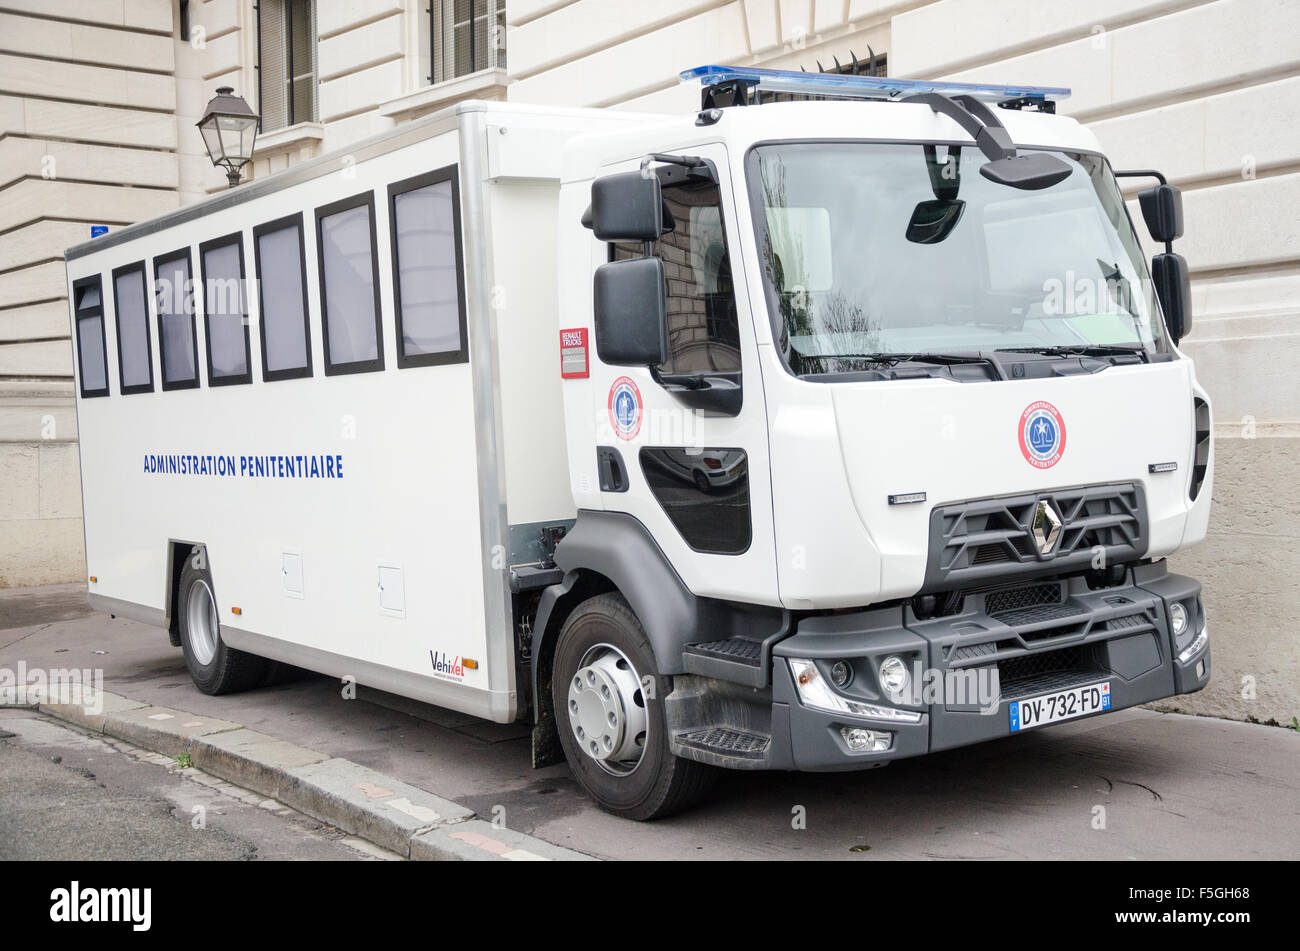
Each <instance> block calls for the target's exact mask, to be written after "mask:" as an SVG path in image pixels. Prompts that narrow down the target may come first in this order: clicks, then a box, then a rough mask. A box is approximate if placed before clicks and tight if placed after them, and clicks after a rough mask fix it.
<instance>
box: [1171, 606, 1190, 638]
mask: <svg viewBox="0 0 1300 951" xmlns="http://www.w3.org/2000/svg"><path fill="white" fill-rule="evenodd" d="M1169 623H1170V624H1171V625H1173V629H1174V637H1182V636H1183V634H1184V633H1185V632H1186V631H1187V608H1185V607H1183V605H1182V602H1180V601H1175V602H1174V603H1173V605H1172V606H1171V607H1170V608H1169Z"/></svg>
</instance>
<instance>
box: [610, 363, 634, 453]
mask: <svg viewBox="0 0 1300 951" xmlns="http://www.w3.org/2000/svg"><path fill="white" fill-rule="evenodd" d="M641 405H642V404H641V391H640V390H639V389H637V386H636V383H635V382H634V381H633V380H632V378H631V377H628V376H620V377H619V378H618V379H617V380H615V381H614V383H613V385H612V386H611V387H610V388H609V424H610V425H611V426H613V427H614V435H616V436H618V438H619V439H629V440H630V439H635V438H636V434H637V433H639V432H640V431H641Z"/></svg>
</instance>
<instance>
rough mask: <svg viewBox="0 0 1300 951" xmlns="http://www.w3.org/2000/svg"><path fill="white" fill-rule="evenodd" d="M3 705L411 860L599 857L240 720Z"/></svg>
mask: <svg viewBox="0 0 1300 951" xmlns="http://www.w3.org/2000/svg"><path fill="white" fill-rule="evenodd" d="M0 707H22V708H27V709H36V710H39V711H40V712H41V713H45V714H48V715H49V716H52V717H56V718H57V719H60V720H63V721H65V722H67V723H71V724H73V725H75V726H79V727H82V728H83V729H86V730H89V731H90V732H92V733H102V734H104V735H106V736H111V737H114V738H116V739H119V740H124V741H126V742H128V743H131V744H132V745H134V746H139V747H141V748H143V749H147V750H153V751H154V752H157V753H161V754H163V755H165V756H171V757H179V756H181V755H184V754H188V755H189V757H190V762H191V764H192V765H193V766H194V767H195V768H196V769H201V770H203V771H204V772H205V773H211V774H212V775H213V776H216V777H218V778H220V779H224V780H226V781H227V782H230V783H234V784H235V785H236V786H242V787H244V788H245V789H250V790H252V791H253V792H256V793H258V794H260V795H263V796H266V797H268V798H271V799H275V800H277V801H279V802H282V803H284V804H285V805H286V806H289V807H291V808H293V809H296V810H298V811H299V812H302V813H304V814H306V815H309V816H311V817H312V818H313V819H318V820H320V821H321V822H326V823H329V824H330V825H332V826H335V827H336V828H339V829H342V830H343V831H344V832H346V833H348V834H350V835H355V836H359V837H361V838H363V839H366V840H367V841H369V842H373V843H374V844H375V845H378V846H380V847H381V848H385V849H388V850H389V851H391V852H395V853H397V854H398V855H400V856H402V857H403V858H411V859H423V860H435V861H575V860H576V861H594V859H592V857H591V856H589V855H584V854H583V853H581V852H575V851H573V850H572V849H566V848H563V847H561V846H558V845H552V844H551V843H549V842H544V841H542V840H541V839H537V838H534V837H533V836H530V835H525V834H523V833H521V832H515V831H512V830H510V829H506V828H501V827H498V826H495V825H493V824H492V823H490V822H484V821H482V820H481V819H478V818H476V817H475V815H474V813H473V812H472V811H470V810H469V809H466V808H465V807H464V806H461V805H458V804H457V803H454V802H452V801H451V800H449V799H443V798H442V797H440V796H436V795H434V794H433V793H430V792H427V791H426V790H423V789H418V788H416V787H415V786H411V785H409V784H407V783H404V782H402V781H400V780H398V779H396V778H394V777H392V776H387V775H385V774H383V773H379V772H376V771H375V770H373V769H370V768H368V767H366V766H362V765H360V764H359V763H354V762H352V761H351V760H346V759H340V758H338V757H331V756H329V755H328V754H326V753H322V752H320V751H319V750H312V749H307V748H306V747H303V746H296V745H294V744H293V743H288V742H285V741H284V740H279V739H276V738H275V737H273V736H268V735H267V734H265V733H258V732H257V731H256V730H250V729H248V728H246V727H244V726H243V725H241V724H239V723H234V722H231V721H229V720H219V719H217V718H215V717H203V716H198V715H196V714H192V713H186V712H185V711H183V710H174V709H172V708H170V707H157V706H153V705H151V704H147V703H142V702H140V701H138V700H131V699H129V698H127V697H123V696H119V695H118V694H114V693H109V692H108V691H100V692H99V693H98V694H96V695H95V697H94V702H92V703H90V704H84V705H83V704H73V703H48V702H46V701H45V700H44V699H42V698H41V697H40V696H39V695H34V694H32V693H20V694H19V695H17V696H15V697H14V702H0Z"/></svg>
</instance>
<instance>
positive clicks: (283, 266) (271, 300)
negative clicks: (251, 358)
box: [253, 215, 311, 380]
mask: <svg viewBox="0 0 1300 951" xmlns="http://www.w3.org/2000/svg"><path fill="white" fill-rule="evenodd" d="M304 256H305V252H304V250H303V236H302V215H290V216H289V217H288V218H281V219H280V220H278V221H272V222H268V223H267V224H264V225H258V226H257V227H256V228H254V229H253V260H254V262H255V264H256V267H257V287H258V301H259V303H260V305H261V307H260V310H261V313H260V315H259V320H258V323H259V324H261V327H262V379H263V380H290V379H293V378H294V377H300V376H311V331H310V329H309V328H308V326H307V270H306V267H305V266H304V265H303V258H304Z"/></svg>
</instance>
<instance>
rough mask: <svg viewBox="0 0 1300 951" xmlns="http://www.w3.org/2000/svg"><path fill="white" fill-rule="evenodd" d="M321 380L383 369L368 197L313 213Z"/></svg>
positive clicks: (372, 207) (370, 196)
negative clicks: (322, 357) (322, 349)
mask: <svg viewBox="0 0 1300 951" xmlns="http://www.w3.org/2000/svg"><path fill="white" fill-rule="evenodd" d="M316 246H317V248H318V249H319V259H320V262H319V267H320V299H321V314H322V321H321V324H322V328H323V330H324V333H325V336H324V338H323V339H324V343H325V375H326V376H331V375H333V374H335V373H364V372H367V371H370V370H382V369H383V368H384V352H383V331H382V329H381V327H380V322H379V263H378V261H377V260H376V258H375V203H374V197H373V194H372V193H371V192H366V193H365V194H363V195H357V196H354V197H352V198H345V199H344V200H342V201H338V202H334V203H333V204H330V205H326V206H325V207H323V208H318V209H316Z"/></svg>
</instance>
